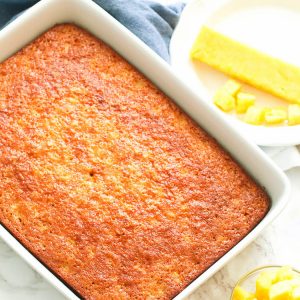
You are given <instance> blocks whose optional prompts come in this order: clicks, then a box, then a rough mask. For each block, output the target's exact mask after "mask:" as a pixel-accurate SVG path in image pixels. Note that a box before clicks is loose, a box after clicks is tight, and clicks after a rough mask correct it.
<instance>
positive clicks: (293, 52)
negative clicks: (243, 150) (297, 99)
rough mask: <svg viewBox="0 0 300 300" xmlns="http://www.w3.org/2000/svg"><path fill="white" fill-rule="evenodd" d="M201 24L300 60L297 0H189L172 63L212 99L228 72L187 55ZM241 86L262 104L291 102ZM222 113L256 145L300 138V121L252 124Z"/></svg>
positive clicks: (172, 50)
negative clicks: (279, 123) (220, 70)
mask: <svg viewBox="0 0 300 300" xmlns="http://www.w3.org/2000/svg"><path fill="white" fill-rule="evenodd" d="M203 24H206V25H208V26H210V27H212V28H214V29H216V30H217V31H219V32H221V33H224V34H226V35H228V36H230V37H233V38H234V39H236V40H239V41H241V42H243V43H246V44H248V45H251V46H252V47H255V48H257V49H259V50H261V51H264V52H266V53H269V54H270V55H272V56H275V57H278V58H281V59H283V60H284V61H287V62H290V63H293V64H296V65H298V66H300V54H299V53H300V40H299V38H298V37H299V32H300V1H299V0H216V1H212V0H191V2H189V3H188V5H187V6H186V8H185V9H184V11H183V13H182V16H181V18H180V21H179V24H178V25H177V28H176V30H175V32H174V34H173V37H172V40H171V44H170V54H171V64H172V66H173V67H174V69H175V70H176V71H178V74H180V76H181V77H182V79H184V80H185V81H186V82H187V83H188V84H189V85H190V86H191V87H192V88H193V89H194V90H195V91H196V92H197V93H198V94H199V95H200V96H201V97H202V98H203V99H205V100H206V101H208V102H210V103H212V97H213V94H214V93H215V91H216V90H217V88H219V87H220V86H221V85H222V84H224V82H226V80H227V79H228V77H227V76H226V75H224V74H222V73H221V72H219V71H216V70H214V69H212V68H210V67H209V66H207V65H205V64H202V63H200V62H199V63H198V62H197V63H193V62H192V61H191V60H190V59H189V51H190V49H191V47H192V44H193V42H194V41H195V38H196V36H197V34H198V33H199V31H200V28H201V26H202V25H203ZM242 88H243V90H244V91H248V92H251V93H253V94H255V95H256V96H257V103H258V104H261V105H263V106H270V107H273V106H278V105H280V106H287V102H286V101H283V100H281V99H279V98H276V97H274V96H272V95H270V94H267V93H265V92H262V91H259V90H257V89H255V88H253V87H250V86H248V85H246V84H242ZM212 106H214V105H213V104H212ZM224 115H226V116H227V118H228V119H229V120H230V122H231V123H232V124H233V125H234V126H235V127H236V128H238V129H239V130H241V131H242V133H243V134H244V135H245V136H247V137H249V138H251V139H252V140H253V141H254V142H255V143H256V144H258V145H264V146H283V145H296V144H300V125H297V126H287V125H281V126H269V127H266V126H254V125H249V124H246V123H244V122H242V121H241V120H239V119H238V117H237V116H236V115H234V114H225V113H224Z"/></svg>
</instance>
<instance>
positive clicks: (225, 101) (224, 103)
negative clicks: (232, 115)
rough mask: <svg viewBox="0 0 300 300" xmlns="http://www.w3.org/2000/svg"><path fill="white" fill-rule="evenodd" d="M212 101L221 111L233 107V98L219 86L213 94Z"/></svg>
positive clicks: (227, 110) (229, 109) (226, 110)
mask: <svg viewBox="0 0 300 300" xmlns="http://www.w3.org/2000/svg"><path fill="white" fill-rule="evenodd" d="M214 103H215V105H216V106H218V107H219V108H220V109H222V110H223V111H225V112H229V111H231V110H233V109H234V106H235V99H234V97H233V96H232V95H231V94H229V93H228V92H227V91H226V90H224V89H222V88H221V89H219V90H218V91H217V93H216V94H215V97H214Z"/></svg>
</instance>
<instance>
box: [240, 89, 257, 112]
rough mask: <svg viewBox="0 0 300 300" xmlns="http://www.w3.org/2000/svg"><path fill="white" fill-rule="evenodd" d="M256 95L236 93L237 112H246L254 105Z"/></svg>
mask: <svg viewBox="0 0 300 300" xmlns="http://www.w3.org/2000/svg"><path fill="white" fill-rule="evenodd" d="M254 103H255V96H254V95H251V94H248V93H238V94H237V95H236V112H237V113H238V114H244V113H245V112H246V111H247V109H248V108H249V107H250V106H252V105H254Z"/></svg>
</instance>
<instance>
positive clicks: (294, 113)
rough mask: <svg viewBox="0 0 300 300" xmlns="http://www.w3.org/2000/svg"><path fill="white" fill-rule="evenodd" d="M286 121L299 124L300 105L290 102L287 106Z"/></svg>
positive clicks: (290, 123)
mask: <svg viewBox="0 0 300 300" xmlns="http://www.w3.org/2000/svg"><path fill="white" fill-rule="evenodd" d="M288 121H289V125H297V124H300V105H299V104H290V105H289V106H288Z"/></svg>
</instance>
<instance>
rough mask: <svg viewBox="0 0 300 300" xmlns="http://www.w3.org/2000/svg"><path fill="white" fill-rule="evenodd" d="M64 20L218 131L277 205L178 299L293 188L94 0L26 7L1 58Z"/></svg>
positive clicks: (5, 36)
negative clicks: (106, 46) (107, 47)
mask: <svg viewBox="0 0 300 300" xmlns="http://www.w3.org/2000/svg"><path fill="white" fill-rule="evenodd" d="M65 22H73V23H76V24H78V25H79V26H81V27H84V28H85V29H87V30H88V31H90V32H91V33H93V34H94V35H96V36H97V37H99V38H101V39H102V40H104V41H105V42H106V43H108V44H109V45H110V46H112V47H113V48H114V49H115V50H116V51H117V52H119V53H120V54H121V55H122V56H123V57H125V58H126V59H127V60H128V61H129V62H130V63H132V64H133V65H135V66H136V67H137V68H138V69H139V70H140V71H141V72H142V73H144V74H145V75H146V76H147V77H148V78H149V79H150V80H152V81H153V82H154V83H155V84H156V85H157V86H158V87H159V88H160V89H161V90H162V91H164V92H165V93H166V94H167V95H169V96H170V97H171V98H172V99H174V101H175V102H176V103H178V104H179V105H180V106H181V107H182V108H183V109H184V110H185V111H186V112H187V113H188V114H189V115H190V116H191V117H193V118H194V120H195V121H196V122H198V123H199V125H200V126H201V127H203V128H204V129H206V130H207V131H208V132H209V133H210V134H211V135H212V136H214V137H215V138H216V139H217V140H218V141H219V142H220V144H222V145H223V146H224V147H225V148H226V149H227V150H228V151H229V152H230V153H231V154H232V156H233V157H234V158H235V159H236V160H237V161H239V162H240V163H241V164H242V165H243V166H244V168H245V169H246V170H247V171H248V172H249V173H250V174H251V175H252V176H253V177H254V178H255V179H256V180H257V181H258V182H259V183H260V184H261V185H262V186H264V187H265V188H266V190H267V191H268V193H269V195H270V196H271V199H272V206H271V209H270V211H269V212H268V214H267V215H266V217H265V218H264V219H263V220H262V221H261V222H260V223H259V225H258V226H256V227H255V229H253V230H252V231H251V232H250V233H249V234H248V235H247V236H246V237H245V238H244V239H243V240H242V241H241V242H239V243H238V244H237V245H236V246H235V247H234V248H233V249H231V250H230V251H229V252H228V253H227V254H226V255H224V256H223V257H222V258H221V259H219V260H218V261H217V262H216V263H215V264H214V265H212V266H211V267H210V268H209V269H208V270H207V271H205V272H204V273H203V274H202V275H201V276H199V277H198V278H197V279H196V280H195V281H194V282H192V283H191V284H190V285H189V286H188V287H187V288H186V289H185V290H184V291H182V292H181V293H180V294H179V295H178V296H177V297H176V299H177V300H178V299H183V298H184V297H186V296H187V295H189V294H190V293H191V292H193V291H194V290H195V289H196V288H198V287H199V286H200V285H201V284H202V283H203V282H204V281H205V280H207V279H208V278H209V277H211V276H212V275H213V274H214V273H215V272H216V271H217V270H219V269H220V268H221V267H222V266H224V264H226V263H227V262H228V261H229V260H230V259H231V258H232V257H234V256H235V255H236V254H237V253H238V252H240V251H241V250H242V249H243V248H245V247H246V246H247V245H248V244H249V243H250V242H251V241H253V239H254V238H255V237H256V236H257V235H258V234H259V233H260V232H261V231H262V230H263V228H264V227H265V226H266V225H267V224H268V223H270V222H271V221H272V220H273V219H274V218H275V217H276V216H277V215H278V213H279V212H280V211H281V210H282V209H283V207H284V206H285V204H286V203H287V201H288V196H289V190H290V188H289V183H288V181H287V178H286V177H285V175H284V174H283V173H282V172H281V171H280V170H279V169H278V168H277V167H276V166H275V165H274V164H273V163H272V161H271V160H270V159H269V158H268V157H267V156H266V155H265V154H264V153H263V152H262V151H260V150H259V148H258V147H257V146H255V145H254V144H252V143H250V142H249V141H247V140H246V139H245V138H244V137H243V136H242V135H241V134H240V133H239V132H238V131H237V129H235V128H233V127H232V126H231V125H230V124H229V123H227V121H226V120H225V118H224V117H223V115H222V114H221V113H220V112H219V111H218V110H216V109H212V108H211V107H210V106H209V105H208V104H207V102H205V101H203V100H202V99H200V98H199V97H198V95H196V94H195V93H194V92H193V91H192V90H190V89H189V88H188V87H187V86H186V85H185V84H184V83H183V82H182V81H181V79H180V77H179V76H177V75H176V74H174V73H173V71H172V69H171V68H170V67H169V65H168V64H167V63H165V62H164V61H163V60H162V59H161V58H160V57H158V56H157V55H156V54H155V53H154V52H152V50H150V49H149V48H148V47H147V46H146V45H144V44H143V43H142V42H141V41H140V40H139V39H138V38H136V37H135V36H134V35H133V34H132V33H130V32H129V31H128V30H127V29H125V28H124V27H123V26H122V25H121V24H120V23H118V22H117V21H116V20H115V19H113V18H112V17H111V16H110V15H109V14H107V13H106V12H105V11H103V10H102V9H101V8H100V7H99V6H97V5H96V4H95V3H93V2H92V1H90V0H43V1H41V2H39V3H38V4H36V5H35V6H34V7H32V8H30V9H29V10H27V11H26V12H25V13H24V14H23V15H22V16H21V17H19V18H18V19H17V20H15V21H14V22H12V23H11V24H10V25H8V26H7V27H6V28H5V29H3V30H2V31H1V32H0V49H1V51H0V61H3V60H4V59H6V58H7V57H9V56H11V55H12V54H13V53H15V52H16V51H17V50H19V49H20V48H22V47H23V46H24V45H26V44H28V43H29V42H30V41H31V40H33V39H34V38H35V37H37V36H38V35H39V34H40V33H42V32H43V31H46V30H47V29H49V28H50V27H52V26H53V25H55V24H57V23H65ZM0 237H2V238H3V239H4V241H6V242H7V243H8V244H9V245H10V246H11V247H12V248H13V249H14V250H15V251H16V252H17V253H18V254H19V255H20V256H22V257H23V258H24V259H25V260H26V261H27V262H28V263H29V264H30V265H31V266H32V267H33V268H34V269H35V270H37V271H38V272H39V273H40V274H41V275H43V276H44V277H45V278H46V279H47V280H48V281H49V282H51V283H52V284H53V285H54V286H55V287H56V288H57V289H59V290H60V291H61V292H62V293H63V294H64V295H65V296H66V297H67V298H69V299H79V298H78V297H77V296H76V295H75V294H74V293H73V292H72V291H71V290H70V289H69V288H68V287H67V286H66V285H64V284H63V283H62V282H61V281H60V280H59V279H58V278H57V277H55V276H54V275H53V274H52V273H51V272H50V271H49V270H48V269H47V268H46V267H45V266H43V264H41V263H40V262H39V261H38V260H37V259H36V258H35V257H34V256H33V255H31V254H30V253H29V252H28V251H27V250H26V249H25V248H24V247H23V246H22V245H21V244H20V243H19V242H18V241H17V240H16V239H15V238H14V237H13V236H12V235H11V234H10V233H9V232H8V231H7V230H5V229H4V228H3V227H1V226H0Z"/></svg>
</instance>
